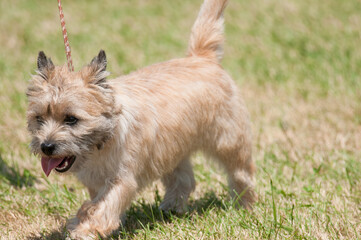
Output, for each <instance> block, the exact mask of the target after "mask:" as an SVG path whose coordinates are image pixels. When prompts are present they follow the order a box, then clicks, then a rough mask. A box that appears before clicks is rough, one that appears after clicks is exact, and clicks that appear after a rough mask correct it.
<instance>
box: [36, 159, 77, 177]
mask: <svg viewBox="0 0 361 240" xmlns="http://www.w3.org/2000/svg"><path fill="white" fill-rule="evenodd" d="M75 158H76V157H75V156H67V157H60V158H51V157H42V158H41V167H42V168H43V171H44V173H45V174H46V176H49V174H50V172H51V170H53V169H54V168H55V170H56V171H57V172H61V173H63V172H66V171H68V170H69V169H70V168H71V166H72V165H73V163H74V162H75Z"/></svg>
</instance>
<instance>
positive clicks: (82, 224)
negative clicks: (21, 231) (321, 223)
mask: <svg viewBox="0 0 361 240" xmlns="http://www.w3.org/2000/svg"><path fill="white" fill-rule="evenodd" d="M226 3H227V0H205V2H204V4H203V6H202V8H201V11H200V13H199V16H198V18H197V20H196V22H195V24H194V26H193V29H192V34H191V38H190V43H189V50H188V56H187V57H186V58H180V59H174V60H170V61H168V62H164V63H159V64H155V65H152V66H149V67H146V68H143V69H140V70H138V71H136V72H134V73H131V74H129V75H127V76H121V77H118V78H115V79H112V80H106V77H107V75H108V73H107V72H106V65H107V61H106V56H105V53H104V51H100V53H99V55H98V56H97V57H95V58H94V59H93V60H92V61H91V63H90V64H89V65H87V66H85V67H83V68H82V69H81V70H80V71H79V72H69V71H68V69H67V67H66V66H54V65H53V63H52V61H51V60H50V59H48V58H47V57H46V56H45V54H44V53H43V52H40V53H39V57H38V74H37V75H35V76H33V78H32V81H31V84H30V86H29V88H28V92H27V95H28V100H29V108H28V111H27V118H28V128H29V131H30V132H31V134H32V137H33V139H32V142H31V148H32V151H33V152H34V153H35V154H38V155H40V156H41V157H42V158H41V163H42V167H43V170H44V172H45V173H46V175H49V174H50V172H51V171H52V170H53V169H55V170H56V171H58V172H66V171H69V172H73V173H74V174H75V175H76V176H77V177H78V179H79V180H80V181H81V182H82V183H83V184H84V185H85V186H86V187H87V188H88V189H89V193H90V197H91V201H88V202H85V203H84V204H83V205H82V207H81V208H80V209H79V211H78V213H77V215H76V217H75V218H74V219H72V220H70V221H69V223H68V229H69V231H70V233H71V237H73V238H86V237H87V236H89V235H91V234H96V233H99V234H101V235H102V236H105V235H107V234H109V233H111V231H112V230H115V229H117V228H118V227H119V223H120V220H119V217H120V216H121V215H122V214H124V213H125V211H126V209H127V208H128V207H129V205H130V204H131V201H132V200H133V199H134V198H135V196H136V194H137V192H139V191H141V190H142V189H143V188H144V187H145V186H147V185H149V184H150V183H152V181H154V180H156V179H159V178H161V179H162V181H163V183H164V185H165V187H166V194H165V197H164V200H163V202H162V204H161V206H160V207H161V209H163V210H175V211H177V212H183V211H184V210H185V209H186V202H187V199H188V196H189V194H190V193H191V192H192V191H193V189H194V187H195V181H194V176H193V171H192V165H191V163H190V160H189V157H190V155H191V154H192V153H193V152H195V151H197V150H202V151H204V152H205V153H206V154H207V155H210V156H212V157H213V158H215V159H217V160H219V162H220V163H221V164H222V165H223V166H224V167H225V170H226V171H227V173H228V178H229V186H230V189H231V191H230V192H231V195H232V196H233V197H239V198H238V200H239V203H240V204H241V205H242V206H244V207H246V208H249V207H250V204H251V203H252V202H253V201H254V200H255V194H254V192H253V188H254V185H253V174H254V171H255V167H254V164H253V162H252V158H251V127H250V120H249V116H248V113H247V110H246V107H245V105H244V103H243V101H242V98H241V95H240V93H239V90H238V89H237V86H236V84H235V83H234V82H233V80H232V79H231V77H230V76H229V75H228V74H227V73H226V72H225V71H224V70H223V69H222V67H221V66H220V63H219V62H220V60H221V57H222V55H223V51H222V44H223V36H222V33H223V10H224V8H225V6H226ZM237 194H239V196H237Z"/></svg>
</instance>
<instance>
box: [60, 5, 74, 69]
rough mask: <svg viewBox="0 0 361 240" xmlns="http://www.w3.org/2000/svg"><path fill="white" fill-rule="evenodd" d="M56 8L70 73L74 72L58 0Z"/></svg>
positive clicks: (61, 9)
mask: <svg viewBox="0 0 361 240" xmlns="http://www.w3.org/2000/svg"><path fill="white" fill-rule="evenodd" d="M58 7H59V15H60V24H61V28H62V30H63V37H64V45H65V53H66V60H67V62H68V68H69V71H70V72H72V71H74V66H73V60H71V49H70V45H69V40H68V32H67V31H66V28H65V20H64V13H63V8H62V7H61V2H60V0H58Z"/></svg>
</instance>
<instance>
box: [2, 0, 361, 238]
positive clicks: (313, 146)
mask: <svg viewBox="0 0 361 240" xmlns="http://www.w3.org/2000/svg"><path fill="white" fill-rule="evenodd" d="M201 2H202V1H201V0H199V1H192V0H183V1H181V0H173V1H167V0H158V1H155V0H149V1H143V0H133V1H116V0H105V1H101V2H100V1H95V0H92V1H68V0H64V1H63V9H64V12H65V19H66V23H67V29H68V34H69V38H70V45H71V47H72V50H73V60H74V65H75V68H76V69H79V68H80V67H81V66H83V65H85V64H87V63H88V62H89V61H90V60H91V59H92V58H93V57H94V56H95V55H96V54H97V53H98V51H99V50H100V49H104V50H105V51H106V52H107V56H108V61H109V64H108V66H109V70H110V71H111V72H112V73H113V74H112V76H117V75H120V74H125V73H129V72H131V71H133V70H135V69H137V68H139V67H142V66H146V65H149V64H152V63H156V62H159V61H165V60H168V59H170V58H174V57H181V56H184V54H185V52H186V48H187V42H188V38H189V33H190V28H191V26H192V24H193V21H194V19H195V17H196V16H197V13H198V9H199V6H200V4H201ZM57 11H58V10H57V4H56V1H46V0H39V1H28V0H13V1H0V46H1V48H0V116H1V117H0V236H1V237H0V238H1V239H25V238H29V239H59V238H61V236H62V231H63V224H64V223H65V221H66V219H67V218H68V217H69V216H71V215H74V214H75V213H76V210H77V209H78V208H79V206H80V205H81V203H82V202H83V201H85V200H86V199H87V198H88V193H87V192H86V191H85V189H84V188H83V187H82V186H81V185H80V184H79V183H78V182H77V181H76V179H75V178H73V177H70V176H65V177H64V176H59V175H55V174H52V175H50V177H49V178H46V177H45V175H44V174H43V173H42V171H41V166H40V161H39V159H37V158H36V157H34V156H32V155H31V154H30V151H29V147H28V143H29V141H30V138H29V135H28V133H27V131H26V117H25V111H26V105H27V103H26V96H25V91H26V86H27V83H28V79H29V78H30V74H32V73H34V70H35V68H36V57H37V53H38V51H40V50H44V51H45V53H46V54H47V55H49V56H50V57H51V58H52V59H53V61H54V62H55V63H57V64H64V63H65V53H64V46H63V40H62V35H61V30H60V23H59V19H58V12H57ZM360 11H361V2H360V1H358V0H348V1H340V0H319V1H311V0H305V1H297V0H290V1H277V0H254V1H245V0H230V5H229V7H228V8H227V10H226V14H225V19H226V21H225V22H226V28H225V35H226V45H225V56H224V60H223V66H224V68H225V69H227V71H229V72H230V74H231V75H232V76H233V77H234V79H235V80H236V81H237V83H238V84H239V86H240V88H241V90H242V93H243V95H244V98H245V100H246V103H247V106H248V108H249V110H250V112H251V116H252V119H253V132H254V160H255V162H256V164H257V168H258V169H257V175H256V179H257V193H258V197H259V198H258V201H257V203H256V204H255V205H254V208H253V211H252V212H247V211H245V210H236V209H235V206H233V204H232V203H231V202H229V201H228V200H227V196H228V194H227V186H226V176H225V175H224V173H223V172H222V171H218V169H219V167H218V166H216V165H215V164H213V163H211V162H207V161H205V159H204V157H203V156H202V155H196V156H194V158H193V160H194V161H193V165H194V170H195V176H196V180H197V188H196V191H195V192H194V193H193V194H192V196H191V199H190V201H189V212H188V213H187V214H185V215H184V216H177V215H172V214H163V213H162V212H160V211H158V206H159V204H160V202H161V200H162V196H163V194H164V189H163V188H162V186H161V185H160V184H159V183H155V184H154V185H153V186H152V187H150V188H149V189H148V190H147V191H145V192H144V193H143V194H142V195H140V196H139V198H137V201H135V202H134V203H133V205H132V206H131V208H130V209H129V210H128V211H127V221H126V223H125V225H124V227H123V228H121V229H119V231H118V232H116V233H114V236H113V237H112V238H113V239H120V238H122V239H285V238H287V239H360V238H361V217H360V216H361V188H360V186H361V163H360V159H361V154H360V149H361V120H360V119H361V77H360V76H361V47H360V46H361V45H360V42H361V39H360V36H361V28H360V26H361V15H360Z"/></svg>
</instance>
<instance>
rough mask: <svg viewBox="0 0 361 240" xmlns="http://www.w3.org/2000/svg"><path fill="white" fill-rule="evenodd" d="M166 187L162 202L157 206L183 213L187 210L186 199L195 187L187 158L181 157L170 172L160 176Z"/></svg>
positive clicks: (190, 165)
mask: <svg viewBox="0 0 361 240" xmlns="http://www.w3.org/2000/svg"><path fill="white" fill-rule="evenodd" d="M162 182H163V184H164V186H165V188H166V193H165V196H164V200H163V202H162V203H161V204H160V206H159V208H160V209H161V210H163V211H170V210H173V211H175V212H177V213H184V212H185V211H186V210H187V200H188V197H189V195H190V193H191V192H192V191H193V190H194V188H195V180H194V175H193V169H192V164H191V163H190V161H189V158H188V157H187V158H185V159H183V160H182V161H181V162H180V163H179V164H178V166H177V167H176V168H175V169H174V170H173V172H172V173H169V174H166V175H165V176H163V178H162Z"/></svg>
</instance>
